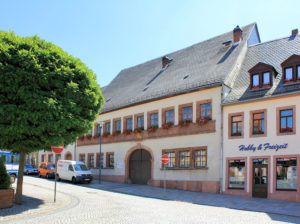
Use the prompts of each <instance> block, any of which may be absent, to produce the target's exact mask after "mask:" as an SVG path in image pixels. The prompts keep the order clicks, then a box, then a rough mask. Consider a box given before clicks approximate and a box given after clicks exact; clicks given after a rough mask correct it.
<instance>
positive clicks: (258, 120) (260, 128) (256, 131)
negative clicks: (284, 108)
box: [252, 112, 265, 135]
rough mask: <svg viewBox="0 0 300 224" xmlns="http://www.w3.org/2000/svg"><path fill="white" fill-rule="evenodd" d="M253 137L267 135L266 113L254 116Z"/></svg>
mask: <svg viewBox="0 0 300 224" xmlns="http://www.w3.org/2000/svg"><path fill="white" fill-rule="evenodd" d="M252 131H253V133H252V134H253V135H260V134H264V133H265V113H264V112H260V113H254V114H253V130H252Z"/></svg>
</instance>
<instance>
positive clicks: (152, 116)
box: [150, 113, 158, 126]
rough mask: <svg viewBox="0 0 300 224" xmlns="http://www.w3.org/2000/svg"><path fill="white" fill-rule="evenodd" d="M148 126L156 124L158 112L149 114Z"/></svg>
mask: <svg viewBox="0 0 300 224" xmlns="http://www.w3.org/2000/svg"><path fill="white" fill-rule="evenodd" d="M150 126H158V113H153V114H151V115H150Z"/></svg>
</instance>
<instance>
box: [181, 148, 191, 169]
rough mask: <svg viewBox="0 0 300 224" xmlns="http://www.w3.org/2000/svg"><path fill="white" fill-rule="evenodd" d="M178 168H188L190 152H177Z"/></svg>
mask: <svg viewBox="0 0 300 224" xmlns="http://www.w3.org/2000/svg"><path fill="white" fill-rule="evenodd" d="M179 167H181V168H188V167H190V151H182V152H179Z"/></svg>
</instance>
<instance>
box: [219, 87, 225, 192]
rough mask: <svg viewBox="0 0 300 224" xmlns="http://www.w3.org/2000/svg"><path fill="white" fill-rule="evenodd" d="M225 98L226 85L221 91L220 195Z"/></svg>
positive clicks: (221, 189) (221, 187)
mask: <svg viewBox="0 0 300 224" xmlns="http://www.w3.org/2000/svg"><path fill="white" fill-rule="evenodd" d="M223 97H224V84H222V90H221V127H220V132H221V145H220V194H222V191H223V122H224V121H223V117H224V110H223Z"/></svg>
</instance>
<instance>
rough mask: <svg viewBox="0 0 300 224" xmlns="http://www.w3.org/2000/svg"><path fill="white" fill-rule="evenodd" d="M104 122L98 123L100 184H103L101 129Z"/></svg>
mask: <svg viewBox="0 0 300 224" xmlns="http://www.w3.org/2000/svg"><path fill="white" fill-rule="evenodd" d="M102 125H103V121H100V122H99V123H98V132H99V146H100V147H99V184H101V129H102Z"/></svg>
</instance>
